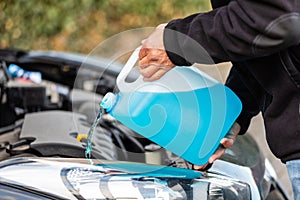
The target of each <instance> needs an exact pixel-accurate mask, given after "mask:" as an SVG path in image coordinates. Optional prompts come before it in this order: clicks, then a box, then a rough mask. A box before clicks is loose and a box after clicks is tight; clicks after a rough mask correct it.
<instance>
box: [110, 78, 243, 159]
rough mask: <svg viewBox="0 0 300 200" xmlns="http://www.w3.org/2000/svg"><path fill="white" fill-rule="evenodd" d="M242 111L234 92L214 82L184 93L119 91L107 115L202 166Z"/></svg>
mask: <svg viewBox="0 0 300 200" xmlns="http://www.w3.org/2000/svg"><path fill="white" fill-rule="evenodd" d="M240 111H241V102H240V100H239V99H238V98H237V97H236V96H235V94H234V93H233V92H232V91H231V90H230V89H228V88H227V87H224V85H222V84H216V85H214V86H212V87H208V88H201V89H197V90H192V91H186V92H174V93H171V92H170V93H159V92H157V93H155V92H151V93H150V92H133V93H119V94H118V100H117V103H116V104H115V106H114V107H113V108H112V110H110V111H109V112H110V114H111V115H112V116H114V117H115V118H116V119H118V120H119V121H120V122H121V123H123V124H124V125H126V126H127V127H129V128H131V129H132V130H134V131H136V132H137V133H139V134H141V135H142V136H144V137H146V138H148V139H150V140H152V141H153V142H155V143H157V144H158V145H160V146H162V147H164V148H166V149H168V150H170V151H171V152H173V153H175V154H176V155H178V156H180V157H181V158H184V159H186V160H187V161H189V162H191V163H194V164H197V165H202V164H205V163H206V162H207V161H208V159H209V157H210V156H211V155H212V154H213V153H214V152H215V150H216V149H217V147H218V145H219V142H220V140H221V139H222V138H223V137H224V136H225V135H226V133H227V132H228V130H229V129H230V127H231V126H232V124H233V123H234V121H235V119H236V118H237V117H238V115H239V113H240Z"/></svg>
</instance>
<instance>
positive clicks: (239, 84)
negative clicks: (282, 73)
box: [225, 63, 263, 134]
mask: <svg viewBox="0 0 300 200" xmlns="http://www.w3.org/2000/svg"><path fill="white" fill-rule="evenodd" d="M245 70H247V69H246V68H244V66H243V65H242V64H240V63H233V66H232V68H231V70H230V73H229V75H228V77H227V80H226V83H225V85H226V86H227V87H229V88H230V89H231V90H232V91H233V92H234V93H235V94H236V95H237V96H238V97H239V98H240V100H241V102H242V105H243V108H242V112H241V114H240V115H239V117H238V118H237V120H236V122H237V123H238V124H239V125H240V126H241V131H240V133H239V134H244V133H245V132H246V131H247V129H248V127H249V125H250V122H251V119H252V117H254V116H255V115H257V114H258V113H259V112H260V108H259V102H260V97H261V96H262V95H263V90H262V88H261V87H260V85H259V84H258V83H257V82H256V81H255V79H254V78H253V77H249V76H251V74H250V73H248V72H246V71H245ZM245 76H247V77H245ZM245 78H246V79H247V80H251V81H248V82H247V83H245V82H244V80H245Z"/></svg>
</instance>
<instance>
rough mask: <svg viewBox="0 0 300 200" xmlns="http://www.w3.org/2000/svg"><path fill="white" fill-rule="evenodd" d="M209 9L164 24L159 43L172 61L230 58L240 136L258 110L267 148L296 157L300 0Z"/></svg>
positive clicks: (218, 4) (239, 0)
mask: <svg viewBox="0 0 300 200" xmlns="http://www.w3.org/2000/svg"><path fill="white" fill-rule="evenodd" d="M212 5H213V7H214V10H212V11H210V12H207V13H201V14H194V15H191V16H188V17H186V18H184V19H176V20H173V21H171V22H170V23H168V25H167V26H166V29H165V32H164V45H165V48H166V50H167V53H168V56H169V57H170V59H171V60H172V62H173V63H174V64H176V65H180V66H186V65H191V64H192V63H195V62H196V63H209V64H212V63H218V62H223V61H231V62H232V63H233V67H232V69H231V72H230V74H229V77H228V79H227V81H226V85H227V86H228V87H230V88H231V89H232V90H233V91H234V92H235V93H236V94H237V95H238V96H239V97H240V99H241V101H242V103H243V110H242V113H241V114H240V116H239V118H238V119H237V122H238V123H239V124H240V125H241V126H242V130H241V134H243V133H245V132H246V130H247V129H248V126H249V123H250V120H251V118H252V117H253V116H255V115H256V114H258V113H259V112H260V111H261V112H262V114H263V118H264V122H265V127H266V136H267V141H268V144H269V146H270V149H271V150H272V152H273V153H274V154H275V155H276V156H277V157H278V158H280V159H281V160H282V162H286V161H288V160H292V159H300V45H299V44H300V1H299V0H234V1H233V0H232V1H226V0H225V1H224V0H215V1H212Z"/></svg>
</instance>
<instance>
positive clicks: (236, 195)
mask: <svg viewBox="0 0 300 200" xmlns="http://www.w3.org/2000/svg"><path fill="white" fill-rule="evenodd" d="M62 174H63V176H62V177H63V180H64V182H65V184H66V185H67V187H68V188H69V190H70V191H72V192H73V194H74V195H75V196H77V197H79V199H164V200H165V199H196V200H197V199H199V200H222V199H229V200H247V199H250V196H251V195H250V188H249V186H248V185H247V184H246V183H243V182H239V181H236V180H233V179H231V178H227V177H224V176H221V175H214V174H211V175H210V176H207V177H206V176H205V177H204V176H202V177H201V178H199V179H181V178H178V177H177V178H176V177H175V178H174V177H173V178H172V177H170V176H169V177H150V176H145V175H144V174H120V173H116V174H114V173H112V174H109V175H108V174H107V173H102V172H100V171H90V170H89V169H84V168H73V169H65V170H63V172H62ZM148 175H149V174H148Z"/></svg>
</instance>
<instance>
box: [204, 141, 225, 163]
mask: <svg viewBox="0 0 300 200" xmlns="http://www.w3.org/2000/svg"><path fill="white" fill-rule="evenodd" d="M225 150H226V148H224V147H223V146H222V145H221V146H220V147H219V148H218V150H217V151H216V152H215V153H214V154H213V155H212V156H211V157H210V158H209V160H208V163H213V162H215V161H216V160H217V159H219V158H221V156H222V155H223V154H224V153H225Z"/></svg>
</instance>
